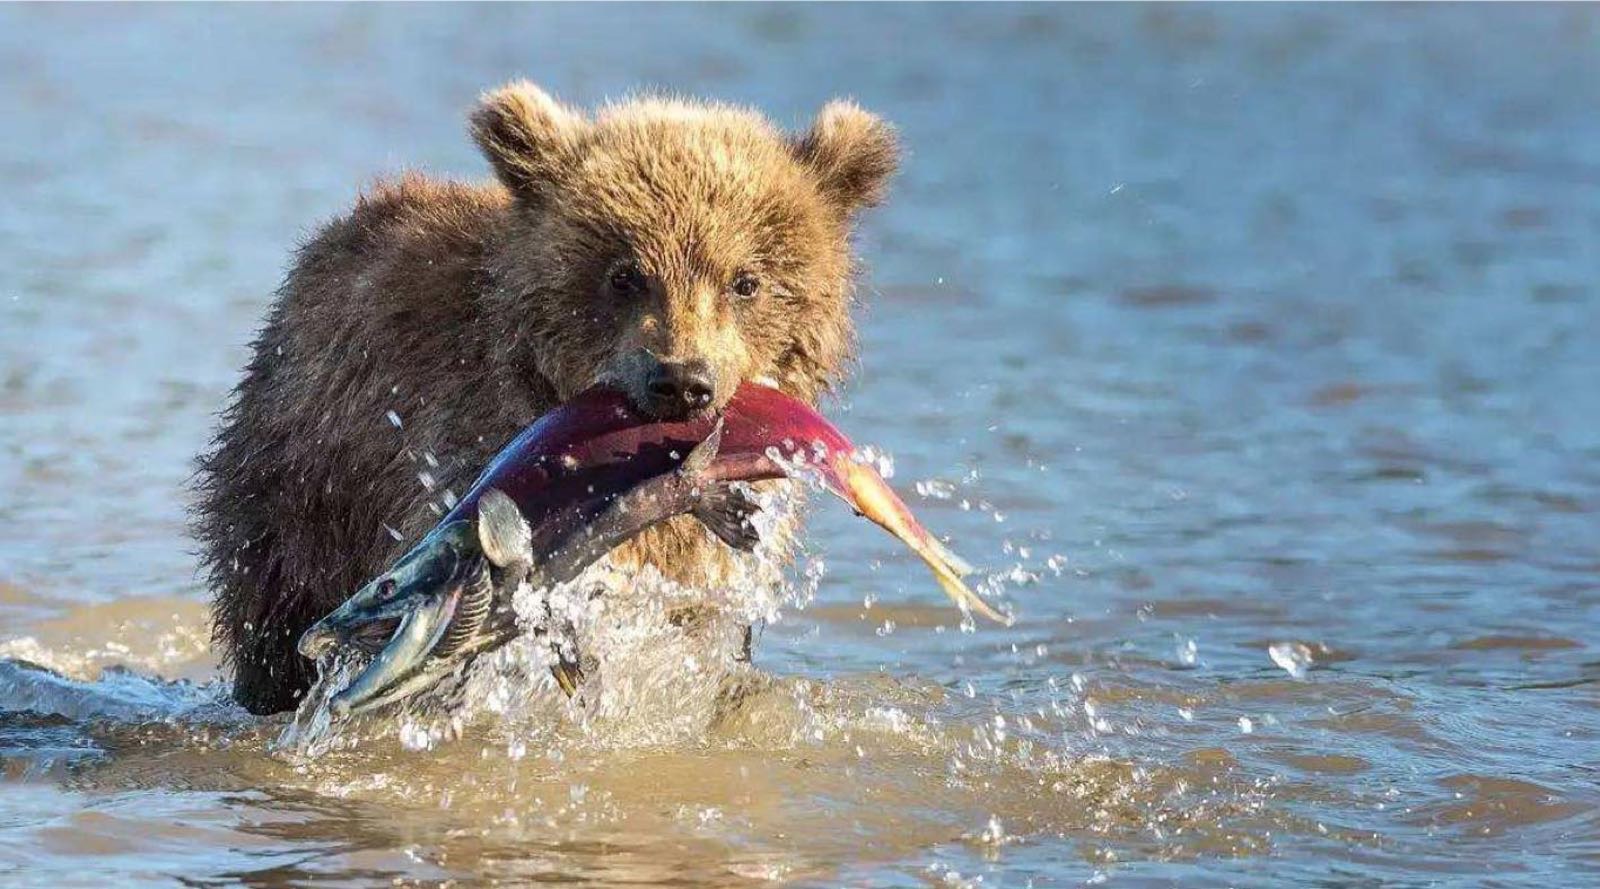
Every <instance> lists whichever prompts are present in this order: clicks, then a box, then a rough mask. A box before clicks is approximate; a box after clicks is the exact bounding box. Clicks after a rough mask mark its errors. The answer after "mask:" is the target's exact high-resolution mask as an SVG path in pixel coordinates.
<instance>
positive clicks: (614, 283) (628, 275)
mask: <svg viewBox="0 0 1600 889" xmlns="http://www.w3.org/2000/svg"><path fill="white" fill-rule="evenodd" d="M608 283H610V285H611V290H612V292H614V293H616V294H618V295H620V296H632V295H634V294H637V293H643V292H644V290H645V287H646V284H645V280H644V272H643V270H641V269H640V268H639V264H638V263H636V262H624V263H622V264H620V265H618V266H617V267H616V268H613V269H612V270H611V276H610V278H609V280H608Z"/></svg>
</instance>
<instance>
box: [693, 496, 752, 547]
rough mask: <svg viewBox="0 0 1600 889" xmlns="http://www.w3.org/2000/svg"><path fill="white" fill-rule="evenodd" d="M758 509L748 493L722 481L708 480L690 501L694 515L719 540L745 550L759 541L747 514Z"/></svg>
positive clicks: (750, 515)
mask: <svg viewBox="0 0 1600 889" xmlns="http://www.w3.org/2000/svg"><path fill="white" fill-rule="evenodd" d="M760 510H761V506H760V504H758V503H756V502H755V501H754V500H752V499H751V498H750V495H749V494H746V493H745V492H743V491H740V490H738V489H737V488H734V487H733V486H732V485H729V484H725V483H722V482H713V483H711V484H708V485H707V486H706V487H705V488H704V490H702V491H701V492H700V499H699V501H698V502H696V503H695V505H694V510H693V512H694V517H695V518H697V519H699V520H700V524H702V525H705V526H706V527H707V528H709V529H710V530H711V533H713V534H715V535H717V538H718V539H719V540H721V541H722V542H723V543H726V544H727V545H729V546H731V547H733V548H734V549H737V550H743V551H744V552H749V551H751V550H753V549H755V548H756V544H758V543H760V542H761V534H760V532H758V531H756V526H755V523H754V522H752V521H751V518H752V517H754V516H755V514H756V513H757V512H759V511H760Z"/></svg>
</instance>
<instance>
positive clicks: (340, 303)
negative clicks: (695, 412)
mask: <svg viewBox="0 0 1600 889" xmlns="http://www.w3.org/2000/svg"><path fill="white" fill-rule="evenodd" d="M471 132H472V135H473V137H474V138H475V139H476V141H477V142H478V145H479V146H480V148H482V150H483V152H484V154H485V156H486V157H487V158H488V160H489V162H490V165H491V166H492V167H493V169H494V171H495V174H496V177H497V179H498V182H495V183H489V184H481V185H480V184H471V185H469V184H461V183H455V182H447V181H438V180H434V179H429V178H425V177H423V176H419V175H407V176H404V177H402V178H400V179H398V180H396V181H393V182H388V183H384V184H380V185H378V186H377V187H375V188H374V189H372V190H371V193H369V194H367V195H365V196H364V197H362V198H361V199H360V200H358V201H357V203H356V206H355V207H354V208H353V209H352V210H351V211H350V212H349V213H348V214H347V215H346V216H344V217H342V218H340V219H337V220H335V221H333V222H331V223H329V224H328V225H326V226H325V227H323V228H322V229H321V230H320V231H319V232H318V233H317V234H316V235H315V236H314V237H312V238H311V239H310V241H309V242H307V243H306V244H305V245H304V246H303V247H301V248H300V250H299V252H298V254H297V256H296V260H295V263H294V265H293V267H292V268H291V270H290V272H289V274H288V277H287V279H286V281H285V283H284V285H283V287H282V288H281V289H280V290H279V292H278V295H277V299H276V301H275V302H274V304H273V305H272V307H271V310H270V312H269V314H268V316H267V319H266V323H265V325H264V326H263V328H262V330H261V331H260V334H259V336H258V337H257V339H256V341H255V343H254V346H253V355H252V357H251V360H250V362H249V364H248V365H247V367H246V368H245V371H244V377H243V380H242V381H241V382H240V384H239V386H238V388H237V389H236V391H235V393H234V398H233V400H232V402H231V404H230V405H229V407H228V408H227V410H226V411H225V412H224V415H223V418H222V423H221V426H220V429H219V431H218V434H217V437H216V441H215V444H214V447H213V449H212V450H211V451H210V452H209V453H207V454H206V455H204V456H203V457H202V458H201V468H200V473H199V476H198V481H199V487H200V494H201V496H200V500H199V503H198V506H197V508H196V513H195V529H196V533H197V536H198V537H199V539H200V541H201V544H202V556H203V559H204V562H205V565H206V568H207V570H208V572H209V578H210V582H211V586H212V588H213V590H214V591H215V601H214V606H213V615H214V621H215V637H216V641H217V643H218V645H219V647H220V649H221V652H222V654H223V656H224V658H225V660H226V662H227V664H228V665H230V666H231V668H232V670H233V673H234V694H235V697H236V698H237V699H238V700H239V701H240V702H241V703H242V704H243V705H244V706H246V707H248V708H249V709H251V710H252V711H255V712H258V713H267V712H274V711H277V710H283V709H287V708H290V707H293V706H294V705H295V703H296V700H297V698H298V696H299V695H300V694H301V693H302V692H303V690H304V689H305V688H306V687H307V686H308V684H309V681H310V679H311V678H312V669H313V668H312V665H311V664H310V663H309V662H307V661H305V660H304V659H303V658H301V657H300V656H299V654H298V653H297V652H296V651H295V650H294V645H295V641H296V640H297V639H298V637H299V635H300V633H301V632H302V631H303V630H304V629H305V628H306V626H308V625H309V624H310V623H311V622H312V621H314V620H315V619H317V618H318V617H320V616H321V615H322V614H324V613H325V612H327V611H328V610H330V609H331V608H332V607H334V606H335V605H337V604H338V603H339V602H340V601H342V600H343V599H344V598H345V597H346V596H348V595H349V594H350V593H351V592H352V591H353V590H355V589H356V588H357V587H358V586H359V585H360V584H361V583H362V582H364V581H365V580H367V579H368V578H370V577H371V576H373V575H375V574H377V573H378V572H380V571H381V570H382V569H383V568H384V567H385V566H386V565H387V564H388V563H389V562H391V561H392V560H393V559H394V558H395V557H396V556H398V555H399V554H400V553H401V552H403V551H404V550H405V549H406V548H407V547H408V546H410V545H411V544H412V543H413V542H415V541H416V540H417V539H418V538H419V537H420V536H421V535H422V534H423V533H424V532H425V531H426V530H427V529H428V528H430V527H431V526H432V525H433V524H434V522H435V521H437V519H438V512H437V511H436V510H437V508H438V506H439V505H440V501H441V498H442V497H443V495H444V492H445V491H446V490H453V491H454V492H455V493H457V494H459V493H462V492H463V491H464V490H465V488H466V487H467V486H468V485H470V484H471V482H472V479H473V477H474V476H475V475H476V473H477V471H478V469H479V468H480V467H481V466H482V465H483V464H484V462H485V461H486V460H487V458H488V457H489V456H491V455H492V454H493V453H495V451H497V450H498V449H499V448H500V447H501V446H502V445H504V444H505V443H506V442H507V441H509V440H510V438H511V437H512V436H514V435H515V434H516V432H517V431H518V430H520V429H521V428H522V427H523V426H525V425H526V424H527V423H529V422H530V421H532V420H533V419H534V418H536V417H538V416H539V415H540V414H541V413H543V412H544V411H546V410H549V409H550V408H551V407H552V406H554V405H555V404H557V403H559V402H560V401H561V400H562V399H564V398H567V397H569V396H571V395H572V394H574V393H576V392H578V391H580V390H582V389H584V388H585V387H587V386H589V385H591V384H592V383H594V382H596V381H608V382H611V383H613V384H616V385H619V386H621V387H622V388H623V389H624V390H626V391H629V392H630V393H631V394H634V395H635V396H636V397H638V393H639V392H640V391H641V388H642V386H643V381H644V376H645V374H646V371H647V367H648V365H649V362H650V361H652V360H699V361H703V362H706V363H707V365H708V366H710V367H711V368H712V370H713V371H714V373H713V376H714V379H715V382H716V386H715V391H716V394H715V398H716V402H717V403H718V404H721V403H723V402H725V401H726V399H727V398H728V397H730V396H731V394H732V392H733V389H734V388H735V387H736V386H737V384H738V382H739V381H741V380H745V379H751V378H756V377H770V378H772V379H774V380H776V381H777V382H778V384H779V385H780V386H781V387H782V388H784V389H786V390H787V391H789V392H791V393H793V394H796V395H798V396H800V397H802V398H805V399H807V400H812V401H814V400H815V399H816V398H817V397H818V396H819V395H821V394H822V393H823V392H825V391H826V390H828V389H829V388H830V387H831V386H832V385H834V384H835V383H836V382H838V380H839V379H840V377H841V376H842V374H843V373H844V372H845V371H846V370H847V368H848V364H849V360H850V355H851V350H852V345H853V325H852V322H851V317H850V308H851V302H852V295H851V293H852V283H851V282H852V278H853V260H852V256H851V252H850V247H849V235H850V230H851V226H852V224H853V222H854V219H855V216H856V213H857V212H858V211H859V210H860V209H861V208H862V207H865V206H868V205H870V204H872V203H874V202H875V201H876V200H878V198H879V197H880V196H881V193H882V189H883V187H884V184H885V182H886V180H887V179H888V177H889V176H890V174H891V173H892V171H893V168H894V162H895V143H894V136H893V132H892V130H891V129H890V128H889V127H888V126H887V125H886V124H884V123H882V122H881V121H880V120H878V119H877V118H876V117H874V116H872V115H870V114H868V113H866V112H864V111H861V110H860V109H858V108H856V107H855V106H854V105H852V104H850V103H847V102H834V103H830V104H829V105H828V106H826V107H825V108H824V109H823V110H822V112H821V113H820V114H819V115H818V117H817V119H816V120H815V122H814V123H813V125H812V126H811V128H810V129H809V131H807V132H806V133H804V134H801V135H799V136H789V135H786V134H784V133H781V132H779V131H778V130H777V129H776V128H774V127H773V126H772V125H771V124H770V123H768V122H767V121H766V119H765V118H763V117H762V116H760V115H758V114H756V113H755V112H752V111H748V110H745V109H740V108H734V107H729V106H724V105H716V104H708V103H702V102H693V101H685V100H678V99H666V98H643V99H637V100H632V101H628V102H624V103H620V104H616V105H612V106H609V107H607V108H604V109H602V110H601V111H600V112H599V113H598V114H596V115H594V116H593V117H591V116H588V115H585V114H583V113H581V112H579V111H576V110H573V109H570V108H567V107H565V106H563V105H561V104H559V103H557V102H556V101H555V100H553V99H552V98H551V97H549V96H548V95H546V94H545V93H543V92H541V91H539V90H538V89H537V88H536V87H533V86H531V85H529V84H526V83H516V84H511V85H509V86H507V87H504V88H502V89H500V90H497V91H494V92H491V93H488V94H486V95H485V96H484V97H483V100H482V101H481V103H480V104H479V106H478V107H477V109H476V110H475V111H474V113H473V114H472V118H471ZM627 262H632V263H634V264H636V265H637V267H638V268H639V269H640V270H641V271H642V272H643V273H644V281H645V282H647V285H648V286H647V287H646V288H645V290H644V291H642V292H635V293H632V294H629V295H626V296H624V295H619V294H618V293H616V292H613V291H612V289H610V288H611V284H610V283H609V282H610V280H611V273H612V272H613V271H614V270H615V269H616V268H617V267H618V265H619V264H620V263H627ZM752 274H753V275H754V276H755V277H756V278H757V279H758V280H759V282H760V288H759V290H758V292H757V293H756V295H755V296H754V297H753V298H743V297H740V296H738V295H737V294H736V293H734V292H733V291H732V290H731V289H730V288H731V286H732V281H733V280H734V279H735V278H736V277H737V276H740V275H752ZM391 411H393V413H394V416H395V417H397V418H398V419H399V421H400V424H401V425H400V426H399V427H397V426H396V425H395V424H394V423H393V422H392V420H391V418H390V416H389V412H391ZM424 481H431V482H432V486H431V487H429V486H428V485H425V484H424ZM391 529H392V530H393V532H394V533H391ZM396 535H398V538H399V539H396ZM617 561H618V563H619V564H621V565H623V566H638V565H642V564H647V563H648V564H653V565H655V566H656V567H657V568H659V569H660V570H661V571H662V572H663V573H664V574H666V575H667V576H668V577H670V578H672V579H675V580H678V581H680V582H684V583H689V584H695V585H701V586H706V585H714V584H716V583H718V582H719V580H720V579H722V578H723V577H724V575H725V572H726V571H727V570H728V568H729V562H728V560H727V558H726V554H725V551H724V550H723V549H722V545H721V544H720V543H718V542H716V541H715V540H714V539H713V538H711V537H710V536H709V534H708V533H707V532H706V531H705V530H704V529H703V528H701V527H699V526H698V525H697V524H695V523H694V522H693V521H692V520H678V521H674V522H672V523H670V524H668V525H666V526H663V527H660V528H658V529H655V530H654V531H652V532H650V533H648V534H646V535H644V536H642V537H640V538H638V539H637V540H636V541H634V542H633V543H632V544H630V545H628V546H627V547H625V548H624V549H623V550H621V551H619V553H618V557H617Z"/></svg>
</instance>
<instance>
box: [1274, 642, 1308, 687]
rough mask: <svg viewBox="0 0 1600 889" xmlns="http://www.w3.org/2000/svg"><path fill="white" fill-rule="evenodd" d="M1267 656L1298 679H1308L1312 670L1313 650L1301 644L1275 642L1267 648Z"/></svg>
mask: <svg viewBox="0 0 1600 889" xmlns="http://www.w3.org/2000/svg"><path fill="white" fill-rule="evenodd" d="M1267 656H1268V657H1271V658H1272V662H1273V663H1274V664H1277V665H1278V666H1279V667H1281V668H1283V671H1284V672H1285V673H1288V674H1289V675H1290V676H1293V677H1294V678H1296V679H1304V678H1306V671H1307V670H1310V669H1311V649H1310V648H1309V647H1307V646H1306V645H1305V644H1303V643H1300V642H1274V643H1272V644H1271V645H1269V646H1267Z"/></svg>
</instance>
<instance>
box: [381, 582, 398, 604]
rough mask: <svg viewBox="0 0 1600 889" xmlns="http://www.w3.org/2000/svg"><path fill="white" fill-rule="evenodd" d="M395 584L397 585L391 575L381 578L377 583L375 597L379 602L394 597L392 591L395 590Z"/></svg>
mask: <svg viewBox="0 0 1600 889" xmlns="http://www.w3.org/2000/svg"><path fill="white" fill-rule="evenodd" d="M396 586H397V584H396V583H395V582H394V578H392V577H385V578H384V579H383V582H382V583H380V584H378V595H377V599H378V602H379V604H382V603H384V602H387V601H389V600H390V599H393V598H394V591H395V587H396Z"/></svg>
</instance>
